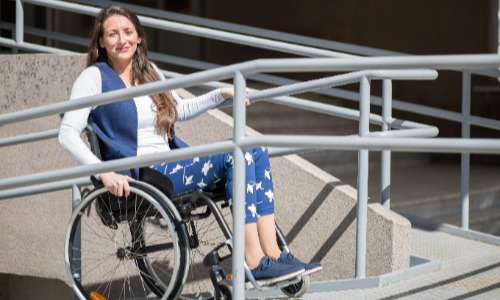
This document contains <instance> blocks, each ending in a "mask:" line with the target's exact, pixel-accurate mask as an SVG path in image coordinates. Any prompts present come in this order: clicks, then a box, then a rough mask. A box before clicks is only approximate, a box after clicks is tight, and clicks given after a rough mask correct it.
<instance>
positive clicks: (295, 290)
mask: <svg viewBox="0 0 500 300" xmlns="http://www.w3.org/2000/svg"><path fill="white" fill-rule="evenodd" d="M309 283H310V279H309V275H305V276H302V279H301V280H300V281H299V282H297V283H294V284H291V285H289V286H287V287H284V288H282V289H281V291H282V292H283V293H284V294H285V295H287V296H288V297H292V298H298V297H302V296H303V295H304V294H305V293H306V292H307V289H308V288H309Z"/></svg>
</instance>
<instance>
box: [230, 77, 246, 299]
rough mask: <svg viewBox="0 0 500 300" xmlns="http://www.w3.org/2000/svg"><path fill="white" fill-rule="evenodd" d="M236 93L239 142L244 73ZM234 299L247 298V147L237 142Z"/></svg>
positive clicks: (236, 84)
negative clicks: (245, 149)
mask: <svg viewBox="0 0 500 300" xmlns="http://www.w3.org/2000/svg"><path fill="white" fill-rule="evenodd" d="M234 88H235V96H234V103H233V115H234V137H233V139H234V142H235V144H237V143H238V142H239V141H241V140H242V139H243V138H244V136H245V124H246V116H245V115H246V112H245V90H246V82H245V78H244V76H243V74H242V73H241V72H236V73H235V76H234ZM233 151H234V152H233V156H234V157H233V158H234V170H233V172H234V182H233V197H234V199H233V233H234V234H233V254H232V255H233V256H232V262H233V267H232V273H233V279H234V280H233V299H244V298H245V267H244V266H245V264H244V263H245V155H244V149H242V148H241V147H240V146H238V145H236V146H235V147H234V150H233Z"/></svg>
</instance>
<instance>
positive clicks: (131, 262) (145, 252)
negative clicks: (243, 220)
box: [65, 182, 189, 299]
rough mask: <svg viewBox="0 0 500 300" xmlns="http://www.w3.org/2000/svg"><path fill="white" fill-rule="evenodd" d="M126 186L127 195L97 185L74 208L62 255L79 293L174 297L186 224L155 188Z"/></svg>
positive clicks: (182, 272)
mask: <svg viewBox="0 0 500 300" xmlns="http://www.w3.org/2000/svg"><path fill="white" fill-rule="evenodd" d="M130 187H131V195H130V196H129V197H127V198H116V197H114V196H111V195H110V194H109V193H108V192H107V190H106V188H104V187H102V188H96V189H95V190H93V191H92V192H90V193H89V194H88V195H87V196H86V197H85V198H84V199H83V200H82V202H81V203H80V204H79V205H78V206H77V207H76V208H75V210H74V211H73V214H72V216H71V220H70V224H69V227H68V230H67V232H66V240H65V260H66V268H67V272H68V276H69V280H70V283H71V285H72V286H73V288H74V290H75V292H76V294H77V295H78V297H79V298H80V299H91V296H92V297H97V298H95V299H98V297H99V295H100V296H103V297H105V299H134V298H147V297H149V296H152V295H156V296H157V297H159V298H161V299H176V298H177V297H178V295H179V293H180V291H181V290H182V286H183V284H184V281H185V279H186V274H187V267H186V266H188V263H189V243H188V240H187V234H186V231H185V227H184V226H182V225H181V224H180V218H179V216H178V214H177V212H176V210H175V208H173V206H171V205H169V203H168V199H166V197H164V196H162V194H161V193H160V192H158V191H157V190H156V189H154V188H152V187H150V186H149V185H147V184H144V183H142V182H131V183H130ZM165 199H166V200H165ZM92 299H94V298H92Z"/></svg>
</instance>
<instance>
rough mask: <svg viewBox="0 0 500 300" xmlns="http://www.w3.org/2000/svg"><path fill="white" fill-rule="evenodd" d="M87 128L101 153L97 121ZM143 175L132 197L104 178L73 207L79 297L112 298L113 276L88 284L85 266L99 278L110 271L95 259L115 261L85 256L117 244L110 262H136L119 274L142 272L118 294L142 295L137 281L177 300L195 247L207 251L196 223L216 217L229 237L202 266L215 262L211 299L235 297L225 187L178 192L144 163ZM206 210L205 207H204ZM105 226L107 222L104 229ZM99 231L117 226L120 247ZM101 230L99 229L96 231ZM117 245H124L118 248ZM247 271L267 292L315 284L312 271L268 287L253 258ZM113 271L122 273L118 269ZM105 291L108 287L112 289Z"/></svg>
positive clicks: (73, 270) (72, 272) (72, 253)
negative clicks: (253, 268)
mask: <svg viewBox="0 0 500 300" xmlns="http://www.w3.org/2000/svg"><path fill="white" fill-rule="evenodd" d="M86 134H87V138H88V140H89V143H90V147H91V150H92V152H93V153H94V154H95V155H96V156H98V157H101V156H100V150H99V141H98V138H97V135H96V134H95V132H94V131H93V130H92V128H91V127H90V126H87V129H86ZM140 174H141V176H140V180H139V181H134V182H130V187H131V195H130V196H129V197H127V198H124V197H122V198H117V197H115V196H112V195H110V194H109V192H107V190H106V188H105V187H103V186H102V183H101V184H99V182H96V181H95V180H94V182H95V185H96V186H95V188H94V189H93V190H92V191H91V192H89V193H87V194H85V196H84V197H83V199H82V201H81V203H80V204H79V205H78V206H77V207H76V208H75V209H74V211H73V214H72V217H71V220H70V224H69V226H68V230H67V233H66V246H65V260H66V266H67V272H68V276H69V278H70V282H71V284H72V286H73V289H74V290H75V292H76V294H77V295H78V297H80V299H92V300H93V299H109V297H111V291H112V289H113V288H115V287H116V285H114V282H108V283H106V284H103V283H101V282H96V283H92V284H90V286H89V287H88V288H87V287H86V286H85V285H84V283H82V282H81V281H82V277H84V276H83V275H85V273H84V272H90V273H91V274H93V275H92V276H93V277H99V276H104V275H106V274H103V275H101V273H99V272H97V271H94V269H93V267H94V265H96V268H97V267H99V268H100V267H105V266H106V265H107V264H108V262H107V261H106V259H105V258H103V259H102V261H100V262H96V263H94V262H91V263H89V265H86V266H85V268H83V267H82V264H83V263H84V259H86V260H87V258H86V257H91V256H93V255H95V254H96V253H98V252H100V251H104V249H110V250H109V252H110V253H106V256H105V257H108V258H109V259H110V260H111V258H114V260H115V261H117V263H118V264H119V265H124V264H125V263H130V264H128V267H125V266H121V268H122V270H120V271H116V270H115V271H114V272H124V273H125V274H126V275H128V274H129V273H128V272H137V276H136V277H137V278H135V279H133V280H132V279H128V283H127V279H125V280H122V281H123V282H125V283H123V286H122V287H119V288H118V289H121V290H120V291H119V292H118V294H119V295H118V297H119V298H120V299H121V298H122V296H123V297H124V298H126V297H129V298H130V297H136V296H137V295H136V293H135V292H134V291H133V289H134V288H135V287H134V286H133V284H136V285H138V286H139V288H137V289H139V290H140V289H141V288H142V289H143V290H144V294H141V295H140V296H142V297H147V296H148V295H149V294H150V293H154V294H155V295H156V296H158V297H159V298H161V299H177V298H178V297H180V296H181V292H182V291H183V288H184V286H185V284H186V281H187V279H188V275H189V277H191V276H190V272H191V271H192V270H191V269H193V266H190V260H191V257H190V253H191V252H192V253H195V252H197V251H201V250H198V249H199V246H200V240H199V236H198V233H199V232H198V231H199V229H200V228H196V224H195V223H196V222H198V221H200V220H205V219H207V218H209V217H210V216H212V215H213V216H214V218H215V221H216V223H217V225H218V227H219V228H218V229H219V230H220V232H221V233H222V234H223V240H222V241H219V242H218V244H217V245H215V246H214V247H213V248H212V249H211V250H209V252H208V253H204V254H203V255H204V257H203V264H204V265H205V267H206V268H208V270H207V271H208V273H209V278H210V282H211V283H212V285H213V287H214V295H213V296H212V295H211V294H209V295H208V298H213V297H215V299H232V285H231V275H230V274H228V273H226V271H225V269H224V267H223V266H222V265H221V263H222V262H223V261H226V260H227V259H228V258H230V257H231V252H232V233H231V230H230V228H229V226H228V224H227V222H226V221H225V219H224V216H223V214H222V212H221V209H222V208H224V207H229V206H230V205H229V204H228V203H227V201H226V198H225V193H218V192H215V193H214V192H208V191H203V190H195V191H192V192H188V193H185V194H180V195H176V196H173V197H172V196H171V192H172V189H169V187H171V183H170V181H169V180H168V178H167V177H166V176H165V175H163V174H161V173H159V172H157V171H155V170H153V169H151V168H148V167H145V168H141V169H140ZM218 203H219V205H220V206H221V208H219V205H218ZM200 209H204V211H201V212H199V210H200ZM195 211H196V212H195ZM87 220H88V221H89V223H87ZM95 223H96V224H95ZM160 223H161V224H160ZM158 224H160V225H158ZM102 225H104V227H102V228H97V227H99V226H102ZM157 227H158V228H160V229H158V228H157ZM165 229H168V230H165ZM80 230H81V231H82V234H83V235H85V236H87V235H91V236H93V237H91V238H90V239H85V241H86V243H88V244H91V245H89V249H90V250H87V249H86V248H85V246H83V247H81V248H80V245H79V243H80V241H79V240H78V239H79V238H80V236H79V234H78V233H79V232H80ZM99 230H103V231H108V232H110V233H109V236H107V238H108V239H109V238H110V237H111V240H112V241H113V242H114V245H111V246H110V247H107V248H105V247H104V246H102V248H99V247H101V245H100V244H98V243H97V242H96V240H97V239H100V236H99V235H98V234H97V232H99ZM117 231H120V234H116V232H117ZM94 232H96V234H95V236H94ZM276 233H277V240H278V244H279V246H280V248H281V249H282V251H286V252H289V249H288V246H287V244H286V241H285V238H284V235H283V234H282V232H281V230H280V229H279V228H278V226H276ZM157 234H158V235H160V236H162V235H163V236H162V238H164V239H165V240H167V241H170V240H171V242H170V243H169V242H165V241H161V242H160V243H158V244H157V243H155V242H154V236H155V235H157ZM117 240H119V242H117ZM106 242H107V240H106ZM113 242H111V244H113ZM94 244H95V245H94ZM118 244H119V245H120V246H117V245H118ZM92 246H93V247H94V249H92ZM210 247H211V246H210ZM96 248H97V249H96ZM171 249H173V251H172V252H170V251H169V250H171ZM85 251H88V253H87V252H85ZM92 251H95V252H92ZM161 251H164V252H165V253H164V255H162V256H161V258H157V257H156V256H155V253H157V252H161ZM227 251H229V254H227ZM82 252H84V253H82ZM167 252H168V253H167ZM222 252H226V253H225V254H226V255H221V253H222ZM161 253H162V254H163V252H161ZM82 255H83V257H82ZM167 257H168V258H169V259H171V260H172V261H173V264H171V265H165V264H166V263H168V261H169V260H168V259H166V258H167ZM85 262H86V261H85ZM82 268H83V270H82ZM170 269H172V272H171V273H168V274H167V273H166V271H169V270H170ZM165 270H166V271H165ZM110 272H111V271H110ZM82 273H83V274H82ZM245 274H246V278H247V279H248V282H247V287H248V288H252V287H253V288H256V289H258V290H261V291H265V290H269V289H277V288H280V289H281V290H282V291H283V292H284V293H285V294H286V295H288V296H293V297H300V296H302V295H303V294H304V293H305V292H306V291H307V288H308V286H309V276H308V275H305V276H297V277H295V278H292V279H290V280H287V281H282V282H278V283H274V284H270V285H268V284H263V283H261V282H259V281H256V280H255V278H254V277H253V276H252V274H251V272H250V270H249V268H248V267H247V266H246V264H245ZM113 275H116V274H115V273H113ZM118 275H120V274H118ZM120 276H124V274H121V275H120ZM133 281H134V282H135V283H133ZM126 285H128V286H126ZM86 289H89V290H86ZM93 289H95V291H94V290H93ZM115 289H116V288H115ZM98 290H100V291H104V294H105V295H102V294H103V292H99V291H98ZM200 292H201V291H196V293H195V294H194V299H208V298H203V296H202V294H200ZM205 292H208V291H205ZM100 297H103V298H100Z"/></svg>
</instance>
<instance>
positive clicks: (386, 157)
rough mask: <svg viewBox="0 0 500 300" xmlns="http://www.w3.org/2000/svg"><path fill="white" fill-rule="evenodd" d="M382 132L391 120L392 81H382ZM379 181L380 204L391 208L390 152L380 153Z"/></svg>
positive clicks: (386, 128)
mask: <svg viewBox="0 0 500 300" xmlns="http://www.w3.org/2000/svg"><path fill="white" fill-rule="evenodd" d="M382 100H383V103H382V121H383V123H382V131H389V130H391V128H390V126H389V122H390V120H391V119H392V80H390V79H384V80H382ZM381 168H382V170H381V180H380V203H381V204H382V205H383V206H384V207H385V208H388V209H390V208H391V151H390V150H384V151H382V157H381Z"/></svg>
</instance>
